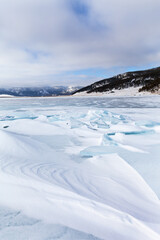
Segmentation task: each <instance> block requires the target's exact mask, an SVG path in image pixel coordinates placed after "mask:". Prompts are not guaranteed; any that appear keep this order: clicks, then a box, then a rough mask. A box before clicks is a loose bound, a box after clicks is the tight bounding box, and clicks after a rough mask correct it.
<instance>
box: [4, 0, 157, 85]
mask: <svg viewBox="0 0 160 240" xmlns="http://www.w3.org/2000/svg"><path fill="white" fill-rule="evenodd" d="M159 11H160V1H158V0H134V1H133V0H131V1H128V0H112V1H110V0H34V1H33V0H23V1H21V0H14V1H13V0H1V7H0V29H1V31H0V87H3V86H5V87H6V86H8V87H12V86H46V85H49V86H58V85H74V86H77V85H78V86H79V85H81V86H82V85H87V84H89V83H92V82H94V81H97V80H100V79H103V78H106V77H110V76H113V75H115V74H118V73H122V72H125V71H132V70H140V69H146V68H150V67H156V66H159V65H160V64H159V63H160V44H159V39H160V28H159V22H160V14H159Z"/></svg>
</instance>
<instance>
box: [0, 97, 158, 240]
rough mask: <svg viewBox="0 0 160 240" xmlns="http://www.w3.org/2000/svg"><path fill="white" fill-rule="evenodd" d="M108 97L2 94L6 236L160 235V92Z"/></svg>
mask: <svg viewBox="0 0 160 240" xmlns="http://www.w3.org/2000/svg"><path fill="white" fill-rule="evenodd" d="M105 101H107V100H105V99H103V98H99V99H98V98H93V99H91V98H90V99H88V98H83V99H82V98H73V99H71V98H58V99H54V98H53V99H36V100H35V99H29V100H28V99H20V100H18V99H8V100H7V99H0V109H1V110H0V219H1V221H0V222H1V224H0V229H1V231H0V239H3V240H5V239H7V240H10V239H26V240H27V239H31V240H32V239H37V240H44V239H63V240H64V239H66V240H72V239H74V240H75V239H81V240H82V239H83V240H85V239H107V240H108V239H109V240H116V239H117V240H128V239H130V240H142V239H145V240H152V239H154V240H158V239H160V200H159V197H160V191H159V182H160V177H159V171H160V163H159V161H158V160H159V155H160V150H159V149H160V148H159V145H160V109H159V108H158V107H159V106H160V98H159V97H156V98H152V97H150V98H149V97H148V98H147V99H146V98H139V101H138V103H137V100H133V101H135V104H137V108H132V106H133V105H134V103H133V102H132V99H128V101H127V104H126V105H125V101H124V102H123V100H120V99H116V98H115V99H114V100H113V99H112V101H111V100H110V101H111V102H110V105H108V106H110V107H114V103H115V101H117V102H118V104H119V108H112V109H111V108H106V107H104V103H105ZM118 104H116V105H118ZM141 104H142V105H143V106H145V108H139V107H140V106H141ZM124 105H125V106H124ZM134 106H136V105H134ZM154 106H156V108H153V107H154ZM121 107H123V108H121ZM124 107H127V108H124ZM146 107H149V108H146ZM155 114H156V115H155ZM155 116H156V118H155Z"/></svg>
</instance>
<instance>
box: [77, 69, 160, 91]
mask: <svg viewBox="0 0 160 240" xmlns="http://www.w3.org/2000/svg"><path fill="white" fill-rule="evenodd" d="M131 87H134V88H135V87H138V89H139V92H140V91H150V92H159V91H160V67H157V68H153V69H149V70H144V71H135V72H127V73H123V74H119V75H117V76H114V77H111V78H107V79H103V80H101V81H98V82H95V83H93V84H91V85H89V86H86V87H83V88H81V89H79V90H78V91H76V92H75V93H80V92H86V93H93V92H111V91H114V90H122V89H127V88H131Z"/></svg>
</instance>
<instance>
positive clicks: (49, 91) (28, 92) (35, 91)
mask: <svg viewBox="0 0 160 240" xmlns="http://www.w3.org/2000/svg"><path fill="white" fill-rule="evenodd" d="M79 88H81V87H71V86H67V87H66V86H57V87H13V88H0V95H11V96H20V97H24V96H27V97H45V96H59V95H70V94H72V93H73V92H75V91H77V90H78V89H79Z"/></svg>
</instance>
